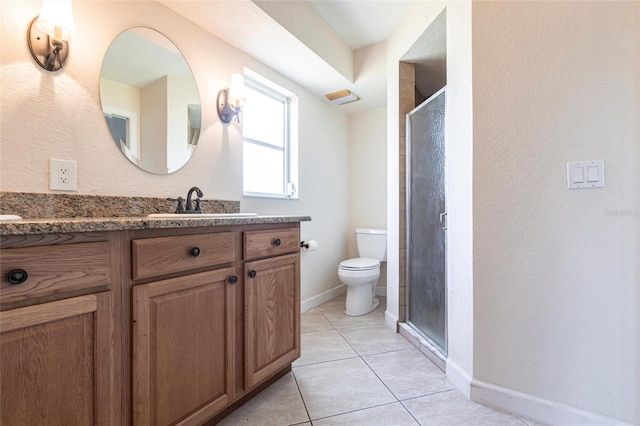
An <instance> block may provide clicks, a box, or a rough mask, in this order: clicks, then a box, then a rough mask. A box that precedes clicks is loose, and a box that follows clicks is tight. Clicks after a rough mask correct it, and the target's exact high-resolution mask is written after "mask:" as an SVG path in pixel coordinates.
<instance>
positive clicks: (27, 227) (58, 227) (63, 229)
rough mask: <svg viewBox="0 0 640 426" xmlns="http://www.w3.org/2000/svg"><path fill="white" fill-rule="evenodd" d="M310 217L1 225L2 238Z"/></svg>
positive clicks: (133, 219) (56, 221)
mask: <svg viewBox="0 0 640 426" xmlns="http://www.w3.org/2000/svg"><path fill="white" fill-rule="evenodd" d="M310 220H311V218H310V217H309V216H255V217H239V218H185V219H182V218H148V217H127V218H124V217H122V218H118V217H98V218H71V219H64V218H60V219H34V220H21V221H15V222H0V235H30V234H56V233H70V232H104V231H124V230H135V229H166V228H196V227H202V226H230V225H259V224H270V223H294V222H306V221H310Z"/></svg>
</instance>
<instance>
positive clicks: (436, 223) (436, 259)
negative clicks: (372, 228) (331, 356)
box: [406, 88, 447, 356]
mask: <svg viewBox="0 0 640 426" xmlns="http://www.w3.org/2000/svg"><path fill="white" fill-rule="evenodd" d="M445 94H446V91H445V88H442V89H441V90H439V91H438V92H436V93H435V94H434V95H433V96H431V97H429V98H428V99H427V100H426V101H424V102H423V103H422V104H420V105H419V106H418V107H416V108H415V109H414V110H412V111H411V112H410V113H408V114H407V116H406V126H407V127H406V135H407V146H406V153H407V164H406V166H407V171H406V176H407V182H406V190H407V209H406V211H407V216H406V224H407V241H406V243H407V244H406V248H407V253H406V283H407V288H408V302H407V303H408V304H407V316H408V317H407V322H408V323H409V325H410V326H411V327H412V328H413V329H415V330H416V331H418V332H419V333H420V334H421V335H423V336H424V337H425V338H426V339H428V340H429V341H430V342H431V343H433V344H434V345H435V346H436V347H437V349H438V350H439V351H440V352H442V354H443V355H445V356H446V354H447V298H446V294H447V280H446V229H447V225H446V222H447V217H446V216H447V213H446V202H445V201H446V200H445V161H444V160H445V138H444V124H445Z"/></svg>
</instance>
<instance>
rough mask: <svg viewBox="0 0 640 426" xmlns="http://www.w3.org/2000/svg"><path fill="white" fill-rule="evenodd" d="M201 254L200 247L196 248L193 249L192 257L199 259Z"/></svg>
mask: <svg viewBox="0 0 640 426" xmlns="http://www.w3.org/2000/svg"><path fill="white" fill-rule="evenodd" d="M199 254H200V247H194V248H192V249H191V256H193V257H197V256H198V255H199Z"/></svg>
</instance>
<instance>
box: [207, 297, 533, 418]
mask: <svg viewBox="0 0 640 426" xmlns="http://www.w3.org/2000/svg"><path fill="white" fill-rule="evenodd" d="M380 300H381V303H380V306H378V308H377V309H376V310H375V311H373V312H371V313H370V314H367V315H363V316H360V317H348V316H346V315H345V314H344V312H343V311H344V295H343V296H340V297H337V298H335V299H333V300H332V301H330V302H327V303H325V304H324V305H322V306H319V307H317V308H315V309H312V310H311V311H309V312H305V313H304V314H302V342H301V343H302V356H301V357H300V358H299V359H298V360H296V361H295V362H294V363H293V371H292V372H291V373H289V374H287V375H285V376H284V377H282V378H281V379H280V380H278V381H277V382H276V383H274V384H273V385H271V386H270V387H269V388H267V389H265V390H264V391H263V392H262V393H260V394H259V395H257V396H256V397H255V398H254V399H252V400H251V401H249V402H247V403H246V404H244V405H243V406H242V407H240V408H239V409H237V410H236V411H235V412H233V413H232V414H231V415H230V416H229V417H227V418H225V419H224V420H223V421H222V422H220V423H219V424H220V425H222V426H235V425H261V426H268V425H272V426H285V425H314V426H316V425H318V426H320V425H322V426H325V425H349V426H352V425H367V426H375V425H381V426H391V425H438V426H457V425H464V426H467V425H514V426H533V425H536V423H534V422H532V421H529V420H524V419H520V418H518V417H516V416H513V415H510V414H506V413H502V412H499V411H495V410H492V409H490V408H486V407H483V406H481V405H478V404H475V403H473V402H471V401H468V400H467V399H466V398H464V397H463V396H462V394H461V393H459V392H458V391H457V390H456V389H454V387H453V386H452V385H451V383H449V381H448V380H447V378H446V376H445V375H444V373H443V372H442V371H441V370H440V369H438V368H437V367H436V366H435V365H434V364H433V363H432V362H431V361H430V360H429V359H428V358H426V357H425V356H424V355H423V354H422V353H421V352H420V351H418V350H417V349H416V348H415V347H414V346H412V345H411V344H410V343H409V342H408V341H407V340H406V339H405V338H404V337H402V336H401V335H400V334H396V333H394V332H393V331H392V330H390V329H388V328H386V327H385V326H384V311H385V309H386V304H385V301H384V299H382V298H381V299H380Z"/></svg>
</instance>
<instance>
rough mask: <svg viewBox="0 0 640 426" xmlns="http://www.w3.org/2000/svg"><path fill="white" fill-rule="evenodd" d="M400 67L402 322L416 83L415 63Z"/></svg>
mask: <svg viewBox="0 0 640 426" xmlns="http://www.w3.org/2000/svg"><path fill="white" fill-rule="evenodd" d="M399 67H400V90H399V93H400V99H399V104H400V109H399V117H398V120H399V126H398V128H399V129H400V135H399V148H398V149H399V151H400V152H399V159H400V164H399V170H400V176H399V186H400V187H399V188H398V190H399V193H400V196H399V200H400V206H399V211H400V214H399V218H400V232H399V238H400V241H399V247H400V253H399V257H400V259H399V260H400V262H399V273H400V276H399V277H398V282H399V284H400V285H399V299H400V309H399V312H398V320H399V321H400V322H404V321H406V320H407V283H406V258H407V223H406V219H407V184H406V179H407V167H406V165H407V153H406V124H405V119H406V118H405V117H406V115H407V114H408V113H409V112H410V111H411V110H412V109H414V108H415V106H416V84H415V64H413V63H409V62H399Z"/></svg>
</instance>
